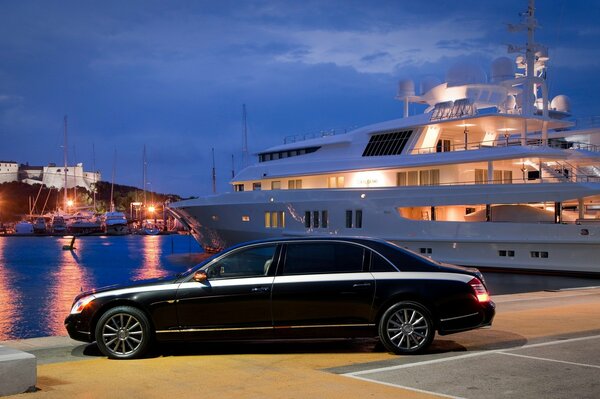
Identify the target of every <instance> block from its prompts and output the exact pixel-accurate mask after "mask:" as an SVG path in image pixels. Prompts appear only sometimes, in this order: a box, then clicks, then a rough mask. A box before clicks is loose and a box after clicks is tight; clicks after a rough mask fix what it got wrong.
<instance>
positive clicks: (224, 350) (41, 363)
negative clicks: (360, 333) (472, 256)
mask: <svg viewBox="0 0 600 399" xmlns="http://www.w3.org/2000/svg"><path fill="white" fill-rule="evenodd" d="M493 300H494V301H495V302H496V304H497V315H496V319H495V320H494V324H493V326H492V327H491V328H489V329H480V330H475V331H468V332H464V333H459V334H454V335H448V336H436V339H435V340H434V342H433V344H432V346H431V348H430V349H429V350H428V351H427V352H426V353H425V354H421V355H413V356H395V355H391V354H389V353H386V352H384V351H383V350H382V349H380V348H379V345H377V343H376V341H374V340H347V341H319V342H311V341H301V342H291V343H290V342H285V343H281V342H275V343H274V342H269V343H219V344H206V343H205V344H202V343H198V344H190V343H185V344H169V345H161V346H159V347H157V348H156V349H155V350H154V352H153V353H152V354H151V356H150V357H148V358H145V359H141V360H130V361H119V360H108V359H106V358H105V357H102V356H101V355H100V353H99V351H98V349H97V348H96V346H95V344H87V345H86V344H83V343H80V342H76V341H73V340H71V339H69V338H67V337H48V338H36V339H29V340H20V341H6V342H0V345H4V346H7V347H12V348H14V349H18V350H21V351H24V352H27V353H31V354H33V355H35V356H36V358H37V364H38V366H37V384H36V387H37V392H35V393H27V394H22V395H16V396H14V397H15V398H21V397H22V398H27V399H38V398H40V399H41V398H65V397H79V396H82V395H85V396H86V397H90V398H102V397H145V398H164V397H197V396H198V395H201V396H202V397H203V398H219V399H226V398H302V399H306V398H361V399H363V398H447V397H453V398H478V399H481V398H483V399H485V398H498V397H515V398H517V397H522V398H524V397H527V398H539V397H543V398H545V399H550V398H563V397H574V398H598V397H600V357H598V354H599V353H600V289H599V288H584V289H575V290H561V291H552V292H549V291H548V292H547V291H543V292H533V293H525V294H511V295H499V296H496V297H493Z"/></svg>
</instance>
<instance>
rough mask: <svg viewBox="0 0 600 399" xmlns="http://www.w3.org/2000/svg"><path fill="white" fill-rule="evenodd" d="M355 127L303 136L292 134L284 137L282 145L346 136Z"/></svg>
mask: <svg viewBox="0 0 600 399" xmlns="http://www.w3.org/2000/svg"><path fill="white" fill-rule="evenodd" d="M356 128H357V126H351V127H349V128H335V129H327V130H320V131H318V132H311V133H304V134H293V135H290V136H286V137H285V138H284V139H283V144H290V143H296V142H298V141H305V140H310V139H318V138H321V137H327V136H337V135H340V134H346V133H348V132H350V131H352V130H354V129H356Z"/></svg>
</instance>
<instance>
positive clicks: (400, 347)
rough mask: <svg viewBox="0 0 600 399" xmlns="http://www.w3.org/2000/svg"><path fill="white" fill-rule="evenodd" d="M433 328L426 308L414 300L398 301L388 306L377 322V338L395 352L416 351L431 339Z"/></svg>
mask: <svg viewBox="0 0 600 399" xmlns="http://www.w3.org/2000/svg"><path fill="white" fill-rule="evenodd" d="M434 335H435V329H434V326H433V322H432V319H431V314H430V312H429V311H428V310H427V308H426V307H425V306H423V305H421V304H419V303H416V302H398V303H396V304H395V305H393V306H391V307H390V308H388V309H387V310H386V311H385V313H384V314H383V316H382V317H381V321H380V323H379V339H380V340H381V343H382V344H383V346H385V348H386V349H387V350H389V351H390V352H394V353H396V354H409V353H417V352H420V351H422V350H424V349H425V348H427V347H428V346H429V344H431V342H432V341H433V337H434Z"/></svg>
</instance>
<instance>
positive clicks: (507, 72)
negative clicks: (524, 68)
mask: <svg viewBox="0 0 600 399" xmlns="http://www.w3.org/2000/svg"><path fill="white" fill-rule="evenodd" d="M514 77H515V64H514V62H513V61H512V60H511V59H510V58H508V57H500V58H496V59H495V60H494V61H492V76H491V82H492V83H499V82H502V81H504V80H508V79H513V78H514Z"/></svg>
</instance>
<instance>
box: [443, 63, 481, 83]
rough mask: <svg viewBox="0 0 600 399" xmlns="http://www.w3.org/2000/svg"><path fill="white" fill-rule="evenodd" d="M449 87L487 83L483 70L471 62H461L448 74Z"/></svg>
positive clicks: (452, 67) (449, 70) (451, 68)
mask: <svg viewBox="0 0 600 399" xmlns="http://www.w3.org/2000/svg"><path fill="white" fill-rule="evenodd" d="M446 82H448V86H449V87H450V86H462V85H467V84H478V83H479V84H481V83H486V82H487V76H486V74H485V71H484V70H483V68H481V67H480V66H479V65H477V64H476V63H475V62H473V61H471V60H461V61H458V62H457V63H455V64H454V65H452V66H451V67H450V69H448V72H446Z"/></svg>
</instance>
